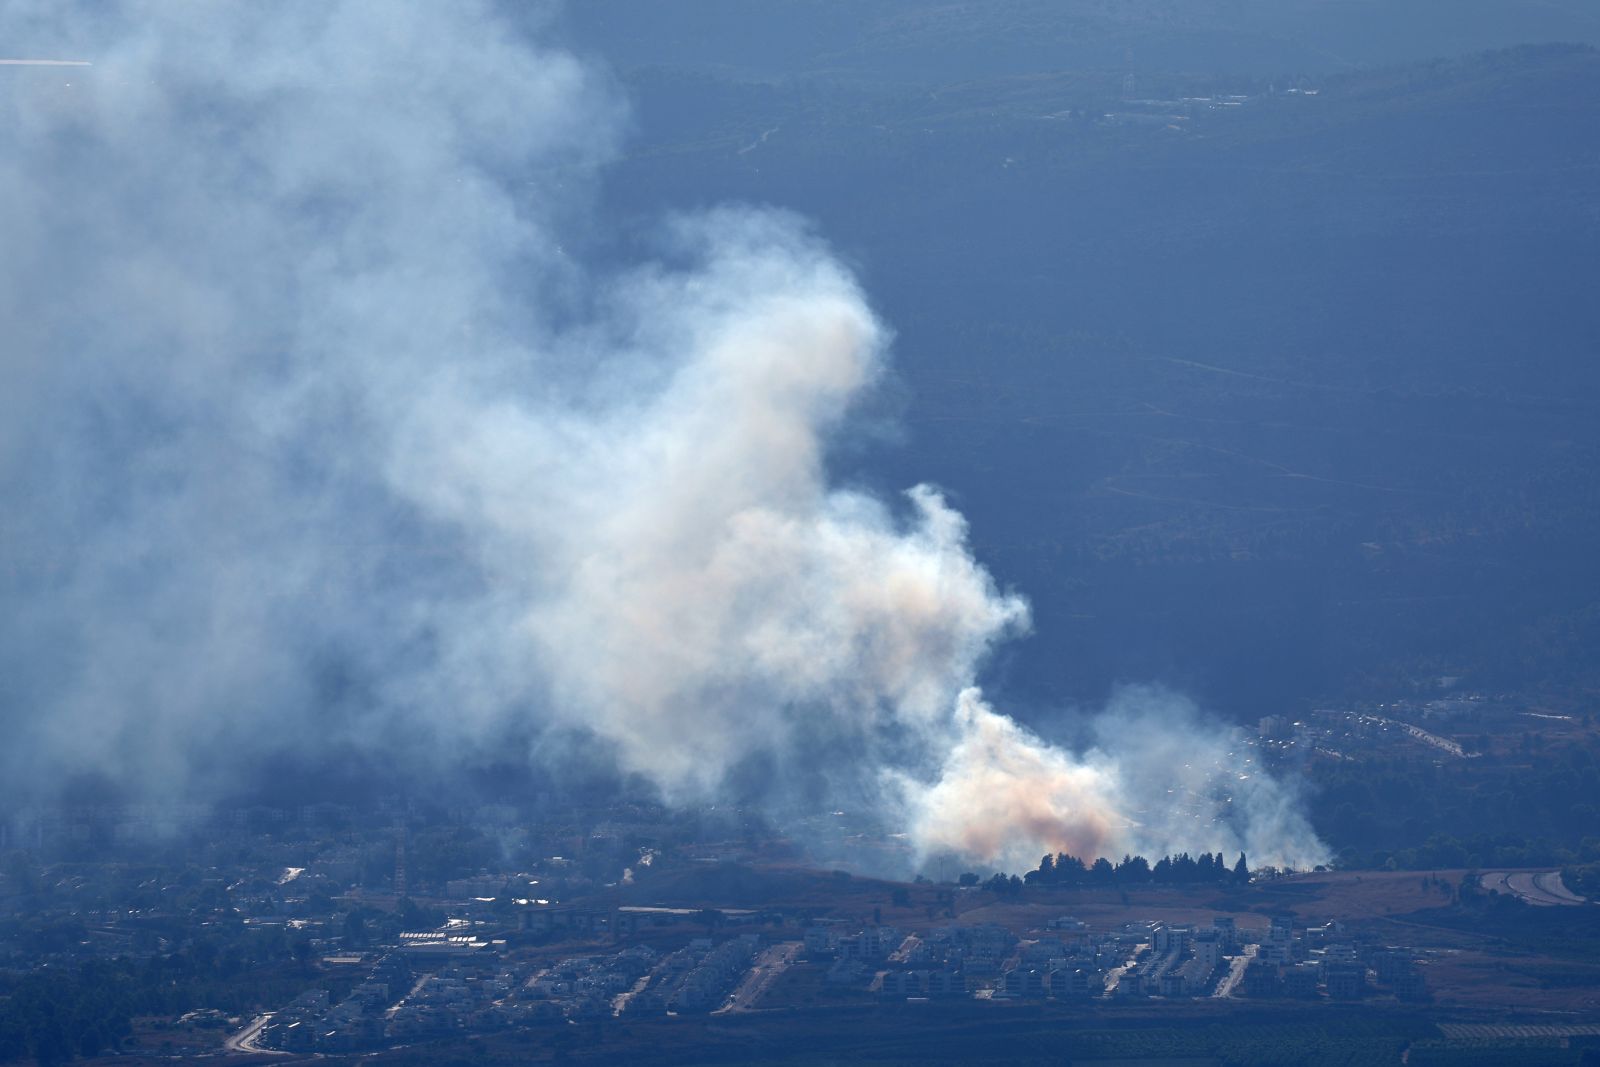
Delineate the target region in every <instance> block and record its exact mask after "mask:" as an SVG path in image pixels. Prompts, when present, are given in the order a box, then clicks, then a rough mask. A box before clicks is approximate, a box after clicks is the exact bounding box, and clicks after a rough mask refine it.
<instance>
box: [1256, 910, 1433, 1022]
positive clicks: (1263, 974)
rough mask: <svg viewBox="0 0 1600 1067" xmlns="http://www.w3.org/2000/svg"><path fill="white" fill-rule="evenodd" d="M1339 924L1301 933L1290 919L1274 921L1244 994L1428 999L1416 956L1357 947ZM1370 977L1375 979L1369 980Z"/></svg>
mask: <svg viewBox="0 0 1600 1067" xmlns="http://www.w3.org/2000/svg"><path fill="white" fill-rule="evenodd" d="M1343 935H1344V930H1343V927H1342V926H1341V925H1340V924H1339V923H1337V922H1331V923H1327V924H1326V925H1323V926H1313V927H1309V928H1307V929H1305V930H1304V931H1300V932H1297V931H1296V930H1295V929H1294V926H1293V921H1292V920H1291V919H1290V918H1288V917H1286V916H1279V917H1274V918H1273V920H1272V925H1271V927H1270V928H1269V929H1268V931H1267V937H1266V940H1264V941H1262V942H1261V943H1260V944H1259V945H1257V946H1254V947H1255V953H1254V955H1253V956H1252V957H1250V958H1249V959H1248V961H1247V962H1246V964H1245V967H1244V974H1243V981H1242V982H1241V983H1240V990H1239V991H1240V992H1241V993H1243V994H1244V995H1245V996H1249V997H1295V998H1304V999H1310V998H1314V997H1318V996H1321V995H1322V994H1324V993H1326V994H1327V996H1328V997H1330V998H1332V999H1334V1000H1359V999H1361V998H1362V997H1365V996H1367V995H1368V994H1370V993H1373V992H1375V991H1379V990H1378V989H1374V986H1376V987H1379V989H1381V990H1386V991H1388V992H1390V993H1392V994H1393V995H1394V996H1395V997H1396V998H1397V999H1399V1000H1405V1001H1424V1000H1427V999H1428V983H1427V979H1426V977H1425V976H1424V975H1423V973H1422V971H1421V970H1420V969H1419V968H1418V966H1417V954H1416V953H1415V952H1413V951H1412V950H1411V949H1408V948H1400V947H1394V946H1380V945H1375V944H1357V943H1355V942H1353V941H1350V940H1346V939H1345V938H1344V936H1343ZM1369 978H1370V979H1371V980H1370V981H1369Z"/></svg>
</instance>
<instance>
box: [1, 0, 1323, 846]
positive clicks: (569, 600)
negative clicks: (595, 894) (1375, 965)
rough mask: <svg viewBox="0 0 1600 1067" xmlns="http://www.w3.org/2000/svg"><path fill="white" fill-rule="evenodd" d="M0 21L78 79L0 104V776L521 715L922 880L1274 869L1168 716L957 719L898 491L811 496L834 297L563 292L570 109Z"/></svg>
mask: <svg viewBox="0 0 1600 1067" xmlns="http://www.w3.org/2000/svg"><path fill="white" fill-rule="evenodd" d="M0 25H4V26H6V27H7V29H8V32H9V33H11V34H12V36H13V37H14V42H13V44H14V47H15V48H16V49H18V50H24V51H26V52H27V53H28V54H36V55H73V56H83V57H85V60H86V61H87V62H92V67H87V68H80V69H73V70H71V71H70V72H65V73H63V72H58V71H40V70H35V69H20V68H19V69H17V70H13V71H8V72H7V74H6V76H5V78H4V80H3V81H0V233H3V234H4V235H5V242H6V244H5V255H4V256H3V257H0V337H3V338H4V340H3V355H0V359H3V369H4V373H5V377H6V381H7V383H8V386H7V388H6V389H4V390H0V494H3V500H4V504H5V507H4V514H3V517H0V538H3V544H4V553H5V560H6V563H7V564H8V567H7V569H6V571H5V573H4V576H3V577H0V583H3V585H0V593H3V596H4V603H5V605H6V607H5V609H4V612H3V615H0V677H3V679H4V681H3V682H0V716H3V719H0V721H3V724H4V726H5V729H6V732H7V734H8V737H9V738H10V739H11V743H10V744H8V745H7V746H5V749H4V754H3V755H0V771H3V773H4V774H5V776H6V779H7V781H8V782H10V783H12V784H13V785H14V786H15V785H19V784H21V785H23V786H25V787H28V788H32V789H34V790H36V791H37V790H43V789H47V788H48V787H49V786H50V785H51V784H52V783H54V782H56V781H58V780H60V779H62V778H64V777H68V776H71V775H74V774H77V773H81V772H95V773H100V774H105V775H109V776H111V777H112V778H114V779H116V780H118V781H120V782H122V783H124V784H126V785H129V786H131V787H135V788H141V789H158V788H161V789H167V790H177V791H200V792H204V791H207V790H210V791H215V790H217V789H219V788H222V787H223V786H225V785H226V783H227V782H228V780H229V778H230V769H231V768H235V767H238V766H241V765H242V764H243V763H244V762H245V761H249V760H253V759H259V758H261V757H262V755H263V754H280V753H285V752H294V751H298V750H310V749H314V748H316V747H318V746H324V745H330V744H349V745H357V746H362V747H365V748H368V749H370V750H378V751H384V752H388V753H391V754H392V755H393V756H394V758H396V759H397V760H404V761H410V762H416V761H426V760H434V761H438V762H440V763H446V764H447V763H449V761H451V760H453V759H458V758H460V757H462V756H464V755H471V754H475V753H480V754H481V753H483V752H487V751H495V750H497V749H500V748H503V746H504V745H506V744H508V743H518V744H524V745H527V744H529V742H528V740H527V738H528V737H530V736H536V735H537V734H538V732H539V731H540V730H541V729H544V728H547V727H551V726H559V727H565V728H571V729H575V730H578V731H582V732H584V733H586V734H587V735H588V736H592V737H594V738H596V739H597V740H598V741H599V742H602V743H603V744H604V746H605V748H606V750H607V751H608V752H609V753H611V755H612V757H613V758H615V760H616V761H617V762H618V764H619V765H620V767H621V768H622V769H623V770H625V771H628V772H632V773H636V774H639V775H643V776H645V777H647V778H648V779H649V780H651V781H653V782H654V783H656V784H657V785H658V786H659V787H660V789H661V790H662V792H663V794H664V795H665V796H666V797H667V798H668V799H670V800H674V801H696V800H703V799H707V798H712V797H716V796H718V795H719V794H721V793H722V791H724V790H725V789H727V788H729V786H730V782H733V781H735V780H738V779H740V778H741V776H742V777H743V778H745V779H756V780H759V781H761V782H762V783H763V792H764V795H765V796H766V798H767V800H768V802H769V803H771V804H772V805H774V807H775V808H777V807H779V806H782V805H795V804H800V803H802V802H804V801H805V800H807V799H813V800H814V799H818V798H819V797H820V798H822V799H831V798H834V797H838V796H849V797H851V798H854V799H857V800H860V801H861V802H863V803H867V804H870V805H873V806H874V807H876V808H877V809H878V810H880V811H882V812H883V813H885V817H886V818H887V819H889V820H891V821H899V822H903V823H904V825H905V826H906V827H907V828H908V829H909V830H910V832H911V834H912V836H913V841H914V843H915V845H916V847H917V850H918V855H919V856H923V857H927V856H931V855H934V854H940V853H955V854H958V855H959V856H961V857H962V858H963V859H965V860H968V861H971V862H974V863H984V864H1016V863H1020V862H1022V861H1024V860H1025V861H1026V862H1027V863H1028V864H1029V865H1030V866H1031V865H1032V863H1034V862H1037V859H1038V856H1039V855H1040V854H1041V853H1043V852H1044V851H1047V850H1048V851H1055V850H1058V849H1069V850H1072V851H1075V852H1078V853H1088V854H1097V853H1111V854H1116V853H1119V852H1120V851H1123V850H1126V849H1136V848H1142V849H1148V850H1150V851H1154V852H1160V851H1163V850H1165V849H1169V848H1171V849H1176V848H1185V849H1196V848H1223V847H1227V848H1232V847H1235V846H1238V847H1248V849H1249V851H1250V853H1251V855H1252V857H1253V858H1254V859H1256V860H1258V861H1267V862H1271V861H1274V860H1276V861H1290V862H1302V863H1303V862H1308V861H1312V860H1315V859H1316V858H1318V853H1319V848H1320V846H1318V845H1317V843H1316V840H1315V837H1314V836H1313V835H1312V834H1311V833H1310V831H1309V828H1308V827H1307V825H1306V824H1305V822H1304V820H1303V819H1302V818H1301V817H1300V816H1299V814H1298V813H1297V809H1296V808H1295V807H1294V806H1293V805H1292V804H1291V803H1290V798H1288V797H1286V796H1285V795H1283V794H1282V792H1281V790H1280V789H1279V787H1278V786H1276V785H1275V784H1273V783H1272V782H1271V781H1270V780H1269V779H1267V778H1266V777H1264V776H1262V775H1260V774H1255V773H1253V772H1252V773H1251V775H1250V776H1249V777H1246V778H1241V777H1240V775H1241V774H1245V773H1246V769H1245V768H1244V767H1243V765H1242V764H1240V763H1239V760H1241V759H1242V757H1238V756H1233V755H1229V754H1228V752H1227V745H1226V741H1225V738H1223V736H1222V735H1221V734H1220V733H1219V732H1218V731H1217V730H1216V729H1215V728H1212V727H1207V726H1205V725H1203V724H1202V722H1201V720H1200V719H1199V717H1198V716H1197V715H1196V714H1195V713H1194V712H1193V710H1192V709H1190V708H1188V707H1186V706H1184V705H1183V704H1182V703H1181V701H1177V700H1175V699H1174V698H1171V697H1167V696H1162V695H1160V694H1155V693H1152V692H1149V691H1133V692H1130V693H1129V694H1126V695H1125V696H1124V697H1123V698H1122V700H1121V704H1120V706H1117V707H1113V708H1112V709H1110V710H1109V711H1108V712H1107V713H1106V715H1105V716H1104V717H1103V718H1102V719H1101V720H1100V721H1101V740H1100V742H1099V744H1098V745H1097V746H1096V747H1095V748H1094V749H1093V751H1091V752H1089V753H1088V754H1087V755H1084V756H1076V755H1073V754H1071V753H1069V752H1067V751H1065V750H1062V749H1059V748H1055V747H1052V746H1051V745H1049V744H1047V743H1046V742H1044V741H1042V740H1040V739H1039V738H1038V737H1036V736H1034V735H1033V734H1031V733H1029V732H1028V731H1026V730H1024V729H1023V728H1022V727H1020V726H1018V725H1017V724H1016V723H1014V722H1012V721H1011V720H1010V719H1007V718H1006V717H1004V716H1003V715H1000V714H998V713H997V712H995V711H993V710H992V709H991V708H989V707H988V706H987V705H985V704H984V703H983V702H982V700H981V699H980V698H979V696H978V694H977V693H976V691H975V690H973V689H972V688H971V686H972V684H973V680H974V678H975V677H976V676H977V673H978V671H979V669H980V666H981V664H982V662H983V660H984V658H985V656H986V655H987V654H988V653H989V651H990V650H991V649H992V648H993V646H994V645H995V644H996V642H999V641H1002V640H1004V639H1005V638H1007V637H1008V636H1010V635H1014V634H1016V633H1019V632H1021V631H1023V630H1025V629H1026V627H1027V624H1028V623H1027V609H1026V605H1025V604H1024V602H1023V601H1022V600H1021V599H1020V598H1018V597H1017V596H1014V595H1010V594H1007V593H1004V592H1002V591H1000V590H998V589H997V588H996V586H995V583H994V582H993V581H992V579H991V578H990V576H989V575H988V573H987V572H986V571H985V570H984V569H983V568H982V567H981V566H980V565H979V564H978V563H977V562H976V561H975V560H974V559H973V558H972V556H971V554H970V552H969V551H968V548H967V543H966V527H965V523H964V521H963V519H962V518H961V517H960V516H959V515H958V514H957V513H955V512H954V511H953V510H952V509H951V508H950V507H949V506H948V504H947V503H946V502H945V501H944V500H943V499H942V498H941V496H940V495H939V493H938V492H936V491H935V490H933V489H930V488H927V487H918V488H914V489H912V490H911V491H910V493H909V494H908V495H907V497H906V498H905V500H903V501H898V502H885V501H882V500H879V499H875V498H873V497H872V496H870V495H867V494H864V493H861V492H857V491H851V490H849V489H846V488H841V487H839V486H836V485H834V484H831V482H830V479H829V477H828V466H827V458H828V455H827V453H828V449H829V446H830V442H833V441H835V440H837V439H838V436H839V435H840V434H843V433H847V432H849V429H850V426H851V421H850V420H851V418H852V413H853V412H854V411H855V409H856V408H857V406H858V405H859V403H860V402H861V400H862V398H863V397H864V396H866V395H868V394H869V393H870V391H871V390H872V388H873V386H874V384H875V383H876V382H877V381H878V380H879V379H880V377H881V376H882V374H883V373H884V361H885V358H886V349H887V344H888V334H887V331H886V329H885V327H884V326H883V325H882V324H881V323H879V322H878V320H877V319H876V318H875V317H874V315H873V314H872V312H871V310H870V308H869V307H868V304H867V302H866V300H865V298H864V297H863V295H862V293H861V292H860V290H859V289H858V287H857V285H856V283H855V281H854V279H853V278H852V277H851V275H850V273H849V272H848V271H847V270H845V269H844V268H843V267H842V266H841V265H840V264H839V263H838V261H837V260H836V259H834V258H833V257H832V256H831V255H830V253H829V252H828V250H827V249H826V247H825V246H824V245H823V244H822V243H821V242H820V241H819V240H818V239H817V238H816V237H815V236H814V235H812V234H811V233H810V232H809V231H808V230H807V228H806V227H805V226H804V225H803V224H802V223H801V222H799V221H798V220H796V219H793V218H790V217H787V216H784V215H782V214H780V213H774V212H771V211H756V210H751V209H739V208H728V209H723V210H719V211H715V212H711V213H707V214H703V215H700V216H696V217H686V218H681V219H678V220H676V221H674V222H673V223H671V224H670V225H669V226H667V227H666V228H665V229H666V235H665V236H664V238H663V241H662V251H661V256H660V260H659V262H656V263H651V264H647V265H643V266H639V267H635V268H632V269H627V270H617V269H609V268H608V269H601V268H597V267H593V266H587V265H586V263H589V264H592V263H594V262H595V261H596V259H595V257H594V256H593V255H592V254H591V253H590V252H588V251H587V250H588V249H589V248H590V247H591V244H592V242H591V237H592V228H593V226H594V225H595V223H594V222H593V214H592V210H591V205H590V203H589V196H590V193H589V190H590V189H591V188H592V187H593V183H594V179H595V176H596V173H597V170H598V168H599V167H601V166H603V164H604V161H605V160H606V159H607V158H608V156H610V155H611V154H612V153H613V151H614V150H615V146H616V145H617V144H618V143H619V142H620V140H621V137H622V133H623V130H624V127H625V125H626V112H625V108H624V106H623V105H622V103H621V102H620V100H619V97H618V94H617V93H616V92H615V90H614V89H613V87H612V86H611V85H610V83H609V82H608V81H607V79H606V78H605V76H604V74H603V72H600V71H598V70H596V69H595V68H594V67H593V66H591V65H588V64H586V63H583V62H580V61H578V60H577V59H575V58H574V57H572V56H571V55H568V54H565V53H562V52H560V51H558V50H553V49H549V48H545V47H541V46H539V45H537V44H535V43H533V42H532V41H530V40H528V39H527V37H526V34H525V31H524V29H521V28H518V27H513V26H511V25H508V24H506V23H505V22H504V21H503V20H502V19H501V18H500V17H499V16H498V15H497V13H496V11H495V10H494V9H492V8H490V7H487V6H484V5H481V4H473V3H466V4H460V5H450V6H448V7H447V6H444V5H396V4H387V3H379V2H375V0H368V2H361V0H353V2H348V3H322V2H317V3H285V4H272V5H264V4H263V5H237V6H227V7H216V6H207V5H189V4H183V3H171V2H162V3H148V4H144V3H124V4H120V5H116V6H111V5H100V4H95V5H83V6H81V7H79V6H74V5H71V4H60V3H54V2H51V3H44V2H33V0H21V2H12V3H9V4H3V5H0ZM1135 719H1137V720H1138V721H1137V722H1135V721H1134V720H1135ZM518 739H520V740H518ZM531 761H532V754H531V753H530V762H531Z"/></svg>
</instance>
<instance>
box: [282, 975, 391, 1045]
mask: <svg viewBox="0 0 1600 1067" xmlns="http://www.w3.org/2000/svg"><path fill="white" fill-rule="evenodd" d="M411 981H412V979H411V968H410V966H409V965H407V963H406V961H405V960H404V959H403V958H402V957H400V956H398V955H387V956H384V957H383V958H381V959H379V960H378V962H377V963H376V964H374V965H373V967H372V969H371V970H370V971H368V972H367V975H366V977H365V978H364V979H363V980H362V981H361V982H359V983H357V984H356V986H355V987H354V988H353V989H352V990H351V991H350V995H349V996H348V997H346V998H345V999H344V1000H342V1001H340V1002H339V1003H337V1004H333V1003H331V1002H330V998H329V996H328V992H327V990H325V989H313V990H310V991H308V992H306V993H302V994H301V995H300V996H299V997H297V998H295V1000H294V1001H293V1002H292V1003H291V1004H290V1005H289V1006H288V1007H286V1008H284V1009H283V1010H281V1011H279V1012H277V1013H276V1014H275V1015H274V1016H273V1017H272V1020H271V1022H270V1023H269V1024H268V1025H267V1026H266V1027H264V1028H263V1029H262V1031H261V1033H260V1035H259V1036H258V1037H257V1039H256V1041H257V1043H258V1044H260V1045H261V1046H263V1047H265V1048H274V1049H281V1050H283V1051H285V1052H348V1051H352V1050H354V1049H361V1048H370V1047H372V1046H374V1045H377V1044H381V1043H382V1042H383V1041H384V1040H385V1039H386V1038H388V1037H390V1036H392V1030H391V1021H390V1012H389V1007H390V1005H391V1004H393V1003H394V1002H395V1001H396V1000H398V999H399V998H401V997H403V996H405V995H406V992H407V991H408V990H409V989H410V988H411Z"/></svg>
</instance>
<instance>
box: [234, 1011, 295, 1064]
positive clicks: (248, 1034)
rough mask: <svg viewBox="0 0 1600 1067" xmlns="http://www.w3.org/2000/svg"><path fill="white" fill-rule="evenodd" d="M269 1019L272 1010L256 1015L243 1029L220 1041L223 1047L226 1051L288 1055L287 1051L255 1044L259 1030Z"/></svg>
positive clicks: (262, 1028)
mask: <svg viewBox="0 0 1600 1067" xmlns="http://www.w3.org/2000/svg"><path fill="white" fill-rule="evenodd" d="M271 1021H272V1012H270V1011H269V1012H267V1013H266V1014H265V1015H257V1016H256V1017H255V1018H254V1019H252V1020H250V1025H249V1026H246V1027H245V1028H244V1029H243V1030H240V1031H239V1032H238V1033H237V1034H234V1035H233V1036H232V1037H230V1038H228V1040H226V1041H224V1042H223V1043H222V1047H223V1049H224V1050H225V1051H228V1052H240V1053H250V1054H256V1055H268V1056H287V1055H289V1053H287V1052H281V1051H279V1050H278V1049H275V1048H262V1047H261V1046H260V1045H257V1044H256V1039H257V1038H258V1037H260V1036H261V1031H262V1030H265V1029H266V1027H267V1024H268V1023H269V1022H271Z"/></svg>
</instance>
